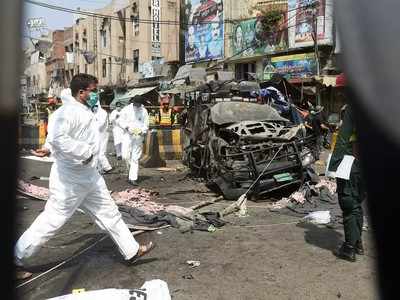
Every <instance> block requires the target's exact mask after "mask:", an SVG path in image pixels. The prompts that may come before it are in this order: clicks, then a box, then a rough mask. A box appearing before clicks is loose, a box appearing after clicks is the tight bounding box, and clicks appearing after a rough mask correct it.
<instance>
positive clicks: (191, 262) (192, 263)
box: [186, 260, 200, 268]
mask: <svg viewBox="0 0 400 300" xmlns="http://www.w3.org/2000/svg"><path fill="white" fill-rule="evenodd" d="M186 263H187V264H188V265H189V266H191V267H192V268H196V267H199V266H200V261H198V260H188V261H186Z"/></svg>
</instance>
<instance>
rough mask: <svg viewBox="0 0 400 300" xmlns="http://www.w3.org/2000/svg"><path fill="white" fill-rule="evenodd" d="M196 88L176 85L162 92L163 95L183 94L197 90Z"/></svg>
mask: <svg viewBox="0 0 400 300" xmlns="http://www.w3.org/2000/svg"><path fill="white" fill-rule="evenodd" d="M197 88H198V87H197V86H190V85H177V86H174V87H173V88H172V89H169V90H166V91H162V93H163V94H183V93H190V92H194V91H196V90H197Z"/></svg>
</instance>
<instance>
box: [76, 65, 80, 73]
mask: <svg viewBox="0 0 400 300" xmlns="http://www.w3.org/2000/svg"><path fill="white" fill-rule="evenodd" d="M76 71H77V72H76V74H79V73H80V71H79V66H78V67H77V70H76Z"/></svg>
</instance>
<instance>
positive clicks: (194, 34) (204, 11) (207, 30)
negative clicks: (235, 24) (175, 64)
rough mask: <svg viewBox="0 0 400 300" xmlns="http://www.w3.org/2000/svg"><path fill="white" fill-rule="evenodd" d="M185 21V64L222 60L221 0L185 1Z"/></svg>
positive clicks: (222, 27)
mask: <svg viewBox="0 0 400 300" xmlns="http://www.w3.org/2000/svg"><path fill="white" fill-rule="evenodd" d="M185 20H186V24H187V30H186V32H185V62H186V63H191V62H199V61H204V60H214V59H220V58H223V56H224V18H223V4H222V0H186V5H185Z"/></svg>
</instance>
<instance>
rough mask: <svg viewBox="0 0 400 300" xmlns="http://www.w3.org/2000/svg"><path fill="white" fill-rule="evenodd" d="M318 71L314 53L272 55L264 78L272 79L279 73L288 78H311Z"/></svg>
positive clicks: (265, 69)
mask: <svg viewBox="0 0 400 300" xmlns="http://www.w3.org/2000/svg"><path fill="white" fill-rule="evenodd" d="M316 72H317V64H316V60H315V55H314V53H305V54H294V55H285V56H277V57H272V58H271V60H270V61H269V62H268V63H267V65H266V66H265V68H264V74H263V79H264V80H270V79H271V78H272V75H274V74H279V75H282V76H283V77H285V78H286V79H288V80H290V79H299V78H310V77H312V76H314V75H315V74H316Z"/></svg>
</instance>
